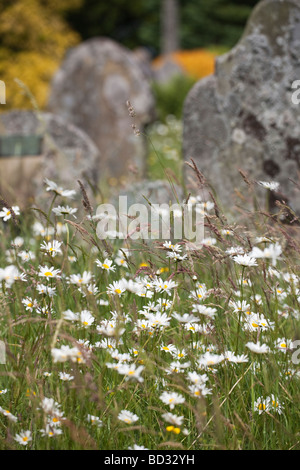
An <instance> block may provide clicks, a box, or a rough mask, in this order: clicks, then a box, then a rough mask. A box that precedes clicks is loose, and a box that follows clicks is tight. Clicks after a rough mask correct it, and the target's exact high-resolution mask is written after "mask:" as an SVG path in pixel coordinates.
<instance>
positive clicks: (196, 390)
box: [188, 384, 212, 398]
mask: <svg viewBox="0 0 300 470" xmlns="http://www.w3.org/2000/svg"><path fill="white" fill-rule="evenodd" d="M188 389H189V391H190V393H191V394H192V395H193V396H194V397H196V398H201V397H205V396H206V395H210V394H211V392H212V390H211V388H208V387H206V385H205V384H199V385H195V384H192V385H189V386H188Z"/></svg>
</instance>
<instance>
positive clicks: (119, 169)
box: [49, 38, 154, 177]
mask: <svg viewBox="0 0 300 470" xmlns="http://www.w3.org/2000/svg"><path fill="white" fill-rule="evenodd" d="M127 100H129V101H130V103H131V104H132V106H133V107H134V110H135V117H134V119H133V118H132V117H130V116H129V114H128V108H127V105H126V102H127ZM49 109H50V110H51V111H52V112H54V113H56V114H59V115H61V116H62V117H64V118H65V119H66V120H68V121H70V122H72V123H74V124H75V125H76V126H78V127H79V128H81V129H83V130H84V131H85V132H86V133H87V134H88V135H89V136H90V137H91V138H92V139H93V141H94V142H95V143H96V145H97V146H98V148H99V150H100V153H101V159H100V160H99V167H100V170H101V175H102V176H103V177H104V176H109V175H110V176H113V177H121V176H124V175H125V176H126V174H127V173H128V167H129V166H130V165H131V166H132V165H133V166H135V167H136V168H137V169H138V170H139V173H140V174H141V175H142V174H143V172H144V169H145V160H146V145H145V140H144V138H143V136H142V135H140V136H139V137H137V136H136V135H134V133H133V131H132V127H131V126H132V124H133V123H134V124H135V125H136V126H137V128H139V129H140V131H141V133H142V132H143V129H144V126H145V125H146V124H147V123H149V122H151V120H152V119H153V117H154V98H153V95H152V93H151V89H150V85H149V82H148V79H147V77H146V76H145V74H144V73H143V70H142V67H141V65H140V61H139V60H138V58H137V57H136V54H134V53H133V52H131V51H130V50H129V49H127V48H125V47H123V46H121V45H119V44H117V43H116V42H114V41H112V40H110V39H107V38H94V39H90V40H88V41H85V42H83V43H81V44H80V45H79V46H77V47H75V48H73V49H72V50H71V51H70V52H69V53H68V54H67V56H66V58H65V60H64V61H63V63H62V65H61V68H60V69H59V71H58V72H57V74H56V75H55V77H54V79H53V83H52V89H51V94H50V99H49Z"/></svg>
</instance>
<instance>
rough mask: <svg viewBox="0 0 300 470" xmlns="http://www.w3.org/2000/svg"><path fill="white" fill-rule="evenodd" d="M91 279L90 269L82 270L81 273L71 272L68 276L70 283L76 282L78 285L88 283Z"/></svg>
mask: <svg viewBox="0 0 300 470" xmlns="http://www.w3.org/2000/svg"><path fill="white" fill-rule="evenodd" d="M92 279H93V275H92V273H91V272H90V271H84V272H83V273H82V274H71V275H70V276H69V282H70V284H76V285H77V286H79V287H80V286H82V285H86V284H89V283H90V282H91V280H92Z"/></svg>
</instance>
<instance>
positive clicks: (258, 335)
mask: <svg viewBox="0 0 300 470" xmlns="http://www.w3.org/2000/svg"><path fill="white" fill-rule="evenodd" d="M202 176H203V175H201V173H200V172H199V170H197V169H196V168H195V179H197V178H198V179H199V191H198V192H197V193H196V194H193V195H188V196H187V201H186V202H187V204H190V205H191V206H195V208H196V210H200V211H202V214H203V217H204V228H205V237H204V238H203V240H202V243H201V246H199V247H198V248H197V249H194V250H191V249H188V245H187V243H186V240H185V239H182V240H173V239H172V237H170V239H169V240H144V239H136V240H131V239H130V238H123V239H122V238H120V237H119V238H118V237H117V238H113V237H110V238H107V239H99V237H98V236H97V223H98V219H97V216H96V208H92V207H91V204H90V203H89V201H88V200H87V196H86V193H85V191H84V189H83V187H82V185H81V186H79V185H78V186H76V184H75V183H74V187H73V188H71V189H70V188H61V187H59V186H58V185H57V184H56V182H53V181H51V180H45V185H44V189H45V196H46V198H48V199H47V200H48V202H47V204H48V209H47V210H46V211H45V210H42V209H39V208H38V207H34V208H31V210H27V211H25V210H24V211H22V210H21V209H20V208H19V207H18V206H16V205H14V206H12V207H10V206H9V204H7V203H6V204H5V201H2V206H3V207H2V210H1V212H0V218H1V221H0V230H1V241H0V243H1V251H0V256H1V259H0V263H1V269H0V280H1V292H0V295H1V313H0V322H1V323H0V324H1V330H0V331H1V337H0V339H1V342H2V344H3V345H4V346H5V348H4V351H2V352H3V354H2V356H3V357H2V358H1V359H2V360H1V364H0V448H1V449H2V450H7V449H24V450H25V449H31V450H50V449H52V450H61V449H66V450H80V449H82V450H107V449H109V450H114V449H115V450H128V449H132V450H133V449H137V450H141V449H149V450H168V449H175V450H177V449H178V450H182V449H183V450H214V449H221V450H223V449H229V450H241V449H242V450H270V449H278V448H280V449H282V450H288V449H294V450H297V449H298V450H299V447H300V445H299V442H300V434H299V383H300V368H299V361H300V341H299V339H300V336H299V333H300V330H299V315H300V311H299V302H300V283H299V279H300V278H299V260H300V256H299V253H300V244H299V233H298V231H297V230H298V228H297V227H298V225H297V223H298V222H299V221H298V219H297V217H296V216H294V218H293V224H291V223H290V222H288V223H284V221H283V218H282V212H284V208H283V207H281V208H280V210H279V212H278V213H276V214H272V213H269V212H267V211H266V210H265V209H264V208H260V207H259V206H257V205H256V208H255V210H253V211H252V212H249V211H245V212H244V213H243V212H242V211H241V214H240V217H239V218H238V220H236V221H230V219H228V218H227V217H226V216H225V215H224V214H225V213H226V212H225V211H224V213H223V210H222V208H221V207H220V205H219V203H218V199H217V197H216V196H215V194H214V193H213V192H212V191H210V189H209V188H208V191H207V187H206V193H205V194H209V197H207V198H205V199H204V196H203V194H204V191H203V188H204V187H205V185H206V181H205V179H204V177H202ZM271 183H275V182H257V184H256V183H255V184H254V187H252V188H250V189H251V190H253V191H254V193H255V188H256V187H258V186H260V187H263V190H264V191H266V195H267V194H269V193H270V192H271V191H273V190H274V186H273V184H271ZM245 185H246V183H245ZM275 186H276V184H275ZM81 192H82V193H81ZM78 195H81V196H82V198H83V202H84V208H83V205H82V203H81V202H80V198H78Z"/></svg>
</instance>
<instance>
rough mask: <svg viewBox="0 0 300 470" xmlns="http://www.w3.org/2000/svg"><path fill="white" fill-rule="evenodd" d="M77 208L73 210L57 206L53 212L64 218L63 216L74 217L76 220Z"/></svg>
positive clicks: (68, 207)
mask: <svg viewBox="0 0 300 470" xmlns="http://www.w3.org/2000/svg"><path fill="white" fill-rule="evenodd" d="M77 210H78V209H77V208H76V207H75V208H72V207H70V206H57V207H54V208H53V209H52V212H54V214H55V215H57V216H62V215H72V216H73V217H74V219H76V215H75V214H76V212H77Z"/></svg>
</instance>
